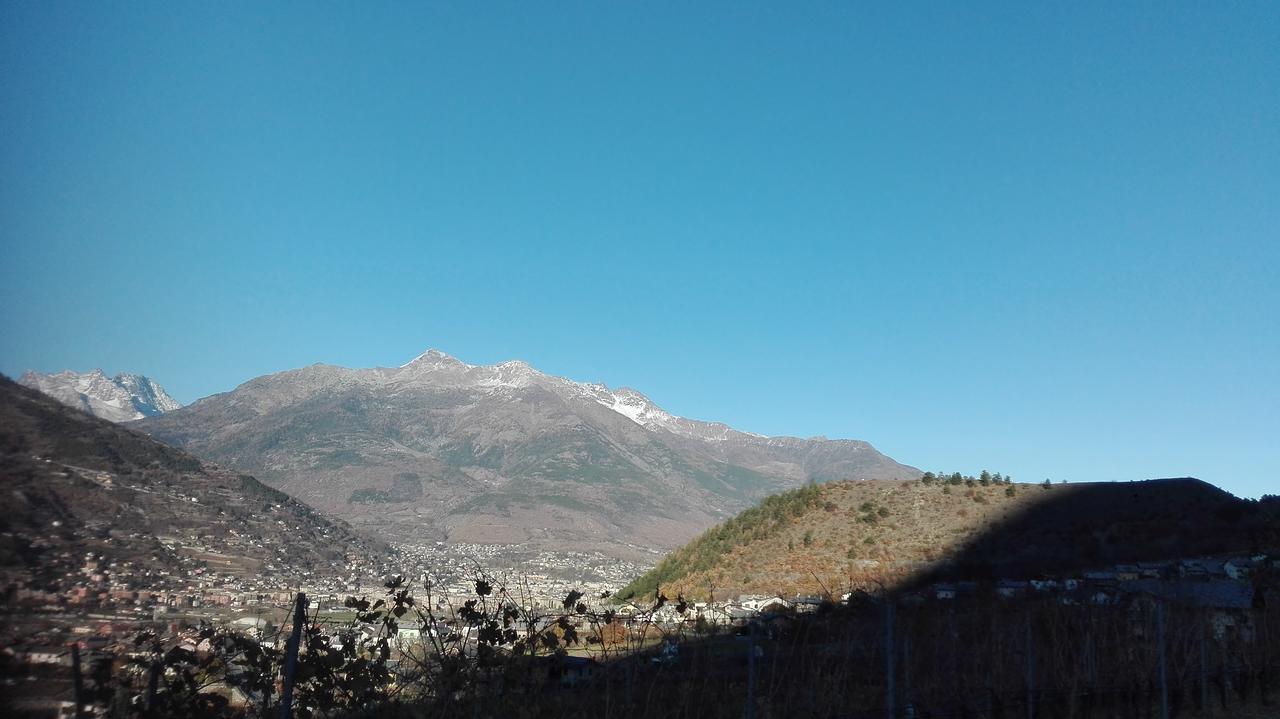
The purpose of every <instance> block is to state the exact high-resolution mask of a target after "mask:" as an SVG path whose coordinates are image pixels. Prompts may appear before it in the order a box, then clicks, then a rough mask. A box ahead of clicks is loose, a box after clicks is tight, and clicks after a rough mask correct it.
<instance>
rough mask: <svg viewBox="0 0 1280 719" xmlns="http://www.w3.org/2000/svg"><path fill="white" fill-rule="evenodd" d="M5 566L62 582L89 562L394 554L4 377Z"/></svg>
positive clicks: (184, 572)
mask: <svg viewBox="0 0 1280 719" xmlns="http://www.w3.org/2000/svg"><path fill="white" fill-rule="evenodd" d="M0 477H3V479H4V502H3V508H4V512H3V513H0V568H9V569H15V568H16V569H19V570H22V571H28V572H31V573H32V574H33V575H34V576H36V577H42V578H44V579H47V580H48V581H49V582H51V583H57V582H58V581H60V578H61V577H64V576H66V574H65V573H66V572H67V571H73V570H75V569H76V568H78V567H79V566H80V563H81V562H82V561H83V559H84V557H85V556H86V554H88V555H90V556H100V557H102V558H104V559H105V560H107V561H108V562H115V563H117V566H132V567H134V571H135V572H136V574H135V575H134V579H137V578H138V577H139V576H141V573H143V572H159V573H162V574H167V575H169V576H176V575H178V574H181V576H184V577H189V576H191V572H192V571H193V570H194V569H197V568H198V567H200V566H209V567H215V568H217V569H218V570H220V571H224V572H231V573H241V574H246V575H247V574H253V573H257V572H260V571H263V570H272V571H280V572H287V571H292V572H297V571H307V570H323V571H340V570H342V569H343V568H344V567H345V566H346V563H347V561H348V558H349V557H356V556H358V557H380V556H385V555H386V553H387V551H388V548H387V547H386V546H385V545H383V544H380V543H378V542H372V541H369V540H367V539H366V538H364V537H362V536H360V535H358V534H357V533H356V532H354V531H352V529H351V528H350V527H349V526H347V525H345V524H344V523H342V522H339V521H332V520H330V519H329V518H326V517H324V516H321V515H320V514H319V513H318V512H316V511H315V510H313V509H312V508H310V507H308V506H306V505H304V504H302V503H300V502H298V501H296V500H294V499H292V498H290V497H288V496H287V495H285V494H284V493H283V492H280V491H278V490H275V489H272V488H270V487H267V486H265V485H263V484H262V483H261V482H258V481H257V480H256V479H254V478H253V477H251V476H248V475H245V474H242V473H239V472H233V471H229V470H227V469H224V468H222V467H218V466H216V465H213V464H210V463H207V462H204V461H202V460H200V459H197V458H196V457H193V456H192V455H190V454H189V453H187V452H184V451H182V450H180V449H176V448H174V447H170V446H168V445H165V444H163V443H161V442H158V441H156V440H154V439H152V438H151V437H148V436H147V435H145V434H142V433H140V432H137V431H134V430H131V429H127V428H125V427H123V426H121V425H119V424H114V423H111V422H108V421H106V420H103V419H101V418H98V417H93V416H90V415H89V414H87V413H85V412H82V411H80V410H77V409H74V408H71V407H67V406H66V405H64V404H62V403H60V402H57V401H55V400H53V399H52V398H50V397H48V396H46V395H44V394H41V393H39V392H36V391H34V390H32V389H29V388H27V387H23V386H20V385H18V384H17V383H15V382H13V381H12V380H9V379H7V378H4V377H0Z"/></svg>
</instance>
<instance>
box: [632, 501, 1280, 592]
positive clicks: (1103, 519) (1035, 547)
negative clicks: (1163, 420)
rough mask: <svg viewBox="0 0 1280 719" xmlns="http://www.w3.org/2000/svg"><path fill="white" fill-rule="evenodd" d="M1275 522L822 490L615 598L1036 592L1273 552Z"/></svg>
mask: <svg viewBox="0 0 1280 719" xmlns="http://www.w3.org/2000/svg"><path fill="white" fill-rule="evenodd" d="M1276 514H1277V512H1276V508H1275V507H1269V506H1268V505H1260V504H1258V503H1256V502H1249V501H1246V500H1240V499H1237V498H1235V497H1233V496H1232V495H1230V494H1228V493H1227V492H1224V491H1222V490H1220V489H1218V488H1216V487H1214V486H1212V485H1210V484H1207V483H1205V482H1201V481H1199V480H1195V479H1161V480H1149V481H1144V482H1124V483H1121V482H1098V483H1080V484H1069V485H1053V486H1052V487H1048V488H1046V487H1045V486H1043V485H1022V484H1016V485H1006V484H1000V483H988V484H982V483H980V482H976V481H972V480H971V481H970V482H960V483H957V484H947V483H942V482H933V483H926V482H920V481H907V482H835V483H831V484H826V485H819V486H814V487H807V488H803V489H799V490H794V491H792V492H788V493H785V494H782V495H775V496H773V497H770V498H769V499H767V500H765V502H763V503H762V504H760V505H759V506H756V507H753V508H751V509H749V510H747V511H745V512H743V513H742V514H740V515H738V516H737V517H734V518H733V519H732V520H730V521H729V522H725V523H723V524H721V525H718V526H716V527H714V528H712V529H710V530H708V531H707V532H705V533H704V534H702V535H700V536H699V537H698V538H697V539H695V540H693V541H692V542H690V543H689V544H687V545H685V546H684V547H681V548H680V549H678V550H676V551H674V552H672V553H671V554H670V555H668V556H667V557H666V558H665V559H663V560H662V561H661V562H660V563H659V564H658V565H657V566H656V567H655V568H654V569H653V570H652V571H650V572H648V573H647V574H645V575H644V576H642V577H640V578H638V579H637V580H636V581H634V582H632V583H631V584H630V585H628V586H627V587H626V588H625V589H623V590H622V591H621V592H619V596H622V597H626V596H628V595H634V596H644V595H647V594H652V593H653V592H654V590H655V589H657V588H658V587H661V589H662V591H663V593H665V594H667V595H668V596H671V597H675V596H676V595H677V594H684V595H685V596H686V597H688V598H705V597H707V596H708V595H711V594H714V595H716V596H717V597H719V598H722V599H723V598H725V597H730V596H735V595H738V594H744V593H748V594H780V595H784V596H792V595H794V594H797V593H799V594H820V593H824V592H827V591H830V592H833V593H840V592H843V591H847V590H848V589H849V588H868V589H869V588H873V587H875V586H876V585H877V584H878V583H884V584H885V585H888V586H904V585H908V584H912V583H915V582H924V581H931V580H935V579H942V578H967V579H982V578H996V577H1008V578H1035V577H1039V576H1042V575H1045V574H1056V573H1061V572H1072V571H1080V570H1083V569H1088V568H1101V567H1106V566H1110V565H1112V564H1115V563H1118V562H1136V561H1147V560H1161V559H1176V558H1181V557H1189V556H1201V555H1211V554H1221V553H1226V552H1254V551H1266V550H1267V549H1270V550H1271V551H1275V550H1276V549H1278V548H1280V542H1277V524H1276Z"/></svg>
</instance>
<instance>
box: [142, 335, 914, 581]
mask: <svg viewBox="0 0 1280 719" xmlns="http://www.w3.org/2000/svg"><path fill="white" fill-rule="evenodd" d="M137 427H138V428H139V429H142V430H143V431H146V432H149V433H151V434H153V435H154V436H156V437H157V438H159V439H161V440H164V441H166V442H169V443H171V444H175V445H179V446H182V447H185V448H187V449H189V450H191V451H193V452H195V453H196V454H198V455H201V456H204V457H208V458H210V459H213V460H216V461H218V462H221V463H223V464H226V465H230V466H233V467H236V468H237V469H241V470H243V471H247V472H252V473H254V474H255V476H259V477H261V478H262V479H263V481H265V482H267V483H269V484H272V485H274V486H276V487H278V488H280V489H282V490H284V491H286V492H288V493H290V494H292V495H294V496H296V497H298V498H300V499H302V500H303V501H306V502H308V503H310V504H311V505H312V506H315V507H317V508H319V509H322V510H325V511H327V512H330V513H332V514H334V515H336V516H338V517H342V518H344V519H347V520H349V521H351V522H352V523H354V524H356V525H358V526H363V527H365V528H368V529H370V530H372V531H375V532H377V533H379V534H381V535H382V536H383V537H384V538H387V539H393V540H399V541H423V540H427V539H430V540H443V539H447V540H451V541H460V542H479V543H494V544H514V543H521V544H530V545H532V546H536V547H542V548H548V549H572V548H588V549H600V550H603V551H612V552H614V553H616V554H617V555H619V556H640V555H649V554H650V553H651V552H653V551H656V550H663V549H669V548H672V547H675V546H678V545H679V544H681V543H682V542H684V541H686V540H688V539H689V538H691V537H692V536H694V535H695V534H697V533H698V532H699V531H701V530H703V529H706V528H707V527H709V526H711V525H712V524H715V523H716V522H717V521H720V520H722V519H725V518H728V517H730V516H732V515H733V514H734V513H736V512H738V511H739V510H741V509H744V508H745V507H747V506H749V505H750V504H751V503H753V502H754V501H756V500H758V499H759V498H761V497H763V496H765V495H767V494H770V493H772V492H777V491H780V490H783V489H788V488H791V487H797V486H800V485H803V484H806V483H808V482H826V481H829V480H835V479H863V478H867V479H908V478H914V477H917V476H919V474H920V473H919V472H918V471H917V470H916V469H914V468H912V467H908V466H905V465H902V464H899V463H897V462H895V461H893V460H892V459H890V458H888V457H886V456H884V455H883V454H881V453H880V452H878V451H876V450H875V448H874V447H872V446H871V445H869V444H867V443H866V442H861V441H856V440H821V439H799V438H794V437H763V436H760V435H755V434H751V433H748V432H741V431H738V430H735V429H733V428H731V427H729V426H728V425H724V424H719V423H714V422H700V421H697V420H691V419H686V418H684V417H678V416H676V415H673V414H671V413H669V412H667V411H666V410H664V409H662V408H661V407H659V406H658V405H657V404H656V403H655V402H653V401H652V400H650V399H649V398H647V397H645V396H644V395H643V394H641V393H640V392H637V391H635V390H632V389H625V388H624V389H616V390H615V389H610V388H609V387H607V386H605V385H603V384H595V383H583V382H574V381H571V380H568V379H564V378H562V377H554V376H551V375H547V374H544V373H542V372H539V371H538V370H536V369H534V368H533V367H531V366H530V365H528V364H527V363H525V362H518V361H510V362H502V363H499V364H494V365H471V364H467V363H465V362H462V361H461V360H458V359H456V358H454V357H451V356H449V355H447V354H445V353H443V352H440V351H438V350H428V351H426V352H424V353H422V354H421V355H419V356H418V357H417V358H415V359H414V360H412V361H410V362H408V363H407V364H404V365H401V366H400V367H393V368H387V367H377V368H371V369H348V368H344V367H335V366H331V365H323V364H317V365H312V366H310V367H305V368H302V369H297V370H292V371H288V372H281V373H278V374H273V375H268V376H264V377H259V378H257V379H254V380H250V381H249V382H246V383H245V384H243V385H241V386H240V387H237V388H236V389H235V390H233V391H231V392H228V393H225V394H220V395H215V396H212V397H207V398H205V399H202V400H200V401H198V402H196V403H194V404H192V405H190V406H189V407H185V408H183V409H180V410H177V411H175V412H170V413H166V414H165V415H163V416H158V417H152V418H148V419H145V420H142V421H140V422H139V423H138V424H137Z"/></svg>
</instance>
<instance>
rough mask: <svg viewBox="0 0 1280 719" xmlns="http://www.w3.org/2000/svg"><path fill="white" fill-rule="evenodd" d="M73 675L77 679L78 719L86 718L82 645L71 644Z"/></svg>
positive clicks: (77, 643)
mask: <svg viewBox="0 0 1280 719" xmlns="http://www.w3.org/2000/svg"><path fill="white" fill-rule="evenodd" d="M71 674H72V677H74V679H75V692H76V719H83V717H84V676H83V675H82V674H81V673H80V643H79V642H72V643H71Z"/></svg>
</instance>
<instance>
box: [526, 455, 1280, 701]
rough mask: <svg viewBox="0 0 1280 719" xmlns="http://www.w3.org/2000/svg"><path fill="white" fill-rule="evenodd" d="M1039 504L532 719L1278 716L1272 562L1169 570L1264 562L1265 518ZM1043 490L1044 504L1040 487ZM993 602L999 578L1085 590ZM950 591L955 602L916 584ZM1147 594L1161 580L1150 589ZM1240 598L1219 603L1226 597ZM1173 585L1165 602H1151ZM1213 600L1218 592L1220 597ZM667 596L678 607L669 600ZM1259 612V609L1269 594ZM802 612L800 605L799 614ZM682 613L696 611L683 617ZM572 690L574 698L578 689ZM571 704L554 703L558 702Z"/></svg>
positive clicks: (1080, 489) (1263, 508)
mask: <svg viewBox="0 0 1280 719" xmlns="http://www.w3.org/2000/svg"><path fill="white" fill-rule="evenodd" d="M1017 491H1019V492H1035V493H1037V497H1036V500H1035V501H1034V502H1032V503H1031V504H1030V505H1029V506H1025V507H1024V508H1022V509H1021V510H1020V511H1017V512H1011V513H1010V514H1008V515H1007V516H1005V517H1002V518H1001V519H1000V521H999V522H997V523H996V524H994V525H992V526H991V527H989V528H988V529H987V530H986V531H984V532H982V533H981V534H980V535H978V536H976V537H973V538H972V539H971V540H970V541H968V542H966V543H964V544H963V545H962V546H960V547H959V548H958V549H957V550H956V551H955V552H954V553H953V554H952V555H951V556H950V557H948V558H947V559H946V560H945V561H940V562H936V563H933V564H930V565H927V566H923V567H916V568H914V569H913V571H908V572H905V573H903V574H900V575H898V576H897V578H896V581H893V582H892V584H891V585H890V588H889V590H888V591H886V592H881V593H859V592H855V593H853V594H852V595H850V597H849V598H848V600H847V601H843V602H832V601H826V602H812V603H808V604H805V603H797V604H796V605H795V606H794V607H784V608H781V609H779V610H776V611H772V612H768V613H766V614H763V615H760V616H757V617H754V618H751V619H746V620H740V621H739V623H738V626H734V627H721V628H710V629H708V628H707V627H705V626H703V627H701V629H702V630H703V632H705V633H704V634H693V635H689V634H686V633H685V631H686V629H685V627H687V625H688V623H687V622H685V624H684V625H683V626H680V625H675V624H669V625H666V626H665V627H664V628H663V631H664V632H669V633H671V634H673V635H679V640H678V646H679V650H678V652H677V653H675V655H674V656H668V655H667V654H666V653H665V652H663V651H662V650H661V649H660V648H653V649H650V650H647V651H644V652H640V653H638V654H636V655H631V656H626V657H622V658H619V659H617V660H616V661H614V662H612V663H607V664H604V665H600V667H599V668H598V670H597V671H598V675H597V676H593V677H590V680H589V681H584V682H582V683H579V682H576V681H575V682H571V683H570V684H568V685H566V686H561V687H560V690H561V694H559V695H555V694H553V695H549V696H551V697H553V698H548V699H546V700H544V701H545V702H547V704H546V705H545V708H546V709H547V712H546V714H547V715H556V712H557V711H561V710H568V708H570V707H577V708H580V709H582V708H585V709H587V710H588V711H590V712H593V713H595V714H598V715H600V716H616V717H631V716H722V717H739V716H748V717H750V716H816V717H885V716H888V717H906V716H910V717H1002V716H1019V717H1021V716H1036V717H1063V718H1066V717H1144V716H1145V717H1219V716H1221V717H1226V716H1258V717H1261V716H1276V715H1280V707H1277V705H1276V702H1277V701H1280V696H1278V695H1277V691H1276V688H1275V684H1276V679H1277V678H1278V677H1280V674H1278V673H1277V672H1278V670H1280V590H1278V588H1277V585H1276V583H1275V580H1274V573H1273V570H1272V569H1271V567H1270V566H1269V565H1268V564H1266V563H1262V564H1258V565H1256V566H1255V567H1253V569H1252V576H1243V575H1240V576H1239V578H1238V579H1237V580H1232V581H1231V582H1228V581H1227V580H1225V579H1213V578H1204V579H1203V580H1199V581H1200V582H1201V585H1202V586H1203V587H1208V588H1211V589H1213V591H1189V592H1188V591H1186V588H1187V586H1188V582H1192V583H1194V582H1196V581H1197V580H1194V579H1193V580H1188V579H1186V578H1182V577H1179V575H1178V569H1177V563H1178V560H1182V559H1190V558H1196V557H1207V556H1212V555H1218V556H1222V555H1228V554H1231V555H1237V556H1240V555H1243V556H1253V555H1256V554H1262V553H1266V554H1269V555H1270V556H1271V557H1276V556H1277V554H1278V552H1277V549H1278V548H1280V542H1278V541H1277V521H1276V518H1277V514H1280V511H1277V510H1280V507H1277V506H1276V505H1275V504H1263V503H1258V502H1251V501H1247V500H1240V499H1237V498H1235V497H1233V496H1231V495H1230V494H1228V493H1226V492H1224V491H1222V490H1219V489H1217V488H1215V487H1213V486H1212V485H1209V484H1207V483H1205V482H1201V481H1199V480H1195V479H1189V478H1184V479H1161V480H1151V481H1144V482H1132V483H1106V484H1102V483H1095V484H1079V485H1053V486H1050V487H1040V486H1027V485H1021V486H1019V487H1018V488H1017ZM1039 493H1043V494H1039ZM1139 563H1141V564H1143V565H1144V566H1143V567H1142V569H1143V571H1144V572H1146V573H1147V574H1146V576H1147V577H1148V579H1142V580H1136V581H1135V582H1134V583H1132V584H1131V585H1129V586H1127V587H1122V586H1121V585H1120V584H1119V583H1117V582H1116V581H1115V575H1117V574H1123V573H1118V572H1110V573H1108V572H1105V571H1104V572H1102V574H1110V575H1112V576H1111V577H1110V578H1106V579H1100V580H1099V581H1105V582H1110V584H1108V585H1107V587H1106V591H1098V590H1096V589H1091V588H1089V586H1088V585H1087V584H1081V585H1080V587H1079V590H1078V591H1070V592H1069V591H1067V590H1066V587H1065V584H1063V583H1059V584H1058V585H1056V586H1057V588H1056V589H1055V590H1052V591H1037V590H1034V589H1032V588H1030V587H1027V588H1026V591H1024V592H1021V593H1016V594H1014V593H1010V594H1001V593H1000V592H998V591H997V588H998V587H1000V586H1001V584H1000V580H1031V579H1041V578H1049V577H1058V578H1066V577H1083V576H1084V573H1085V572H1087V571H1089V570H1107V569H1113V568H1115V567H1116V566H1117V565H1121V566H1123V565H1136V564H1139ZM961 582H963V583H965V584H967V585H970V586H971V588H972V591H970V592H969V593H968V594H965V593H963V592H962V593H960V594H959V595H958V596H957V595H954V594H953V595H950V596H948V597H947V598H946V599H943V595H941V594H939V593H935V592H931V591H921V590H922V589H924V588H926V587H930V585H934V584H947V583H952V584H954V583H961ZM1162 583H1163V584H1162ZM1227 584H1234V585H1238V591H1235V590H1232V591H1223V589H1224V585H1227ZM1171 586H1176V587H1178V588H1179V591H1167V588H1168V587H1171ZM1228 589H1229V587H1228ZM673 599H674V598H673ZM1268 599H1269V600H1270V601H1267V600H1268ZM801 609H804V610H808V611H803V612H802V611H801ZM689 611H695V610H693V609H690V610H689ZM583 687H586V688H585V689H583ZM565 696H568V697H569V698H568V699H564V698H563V697H565Z"/></svg>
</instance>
